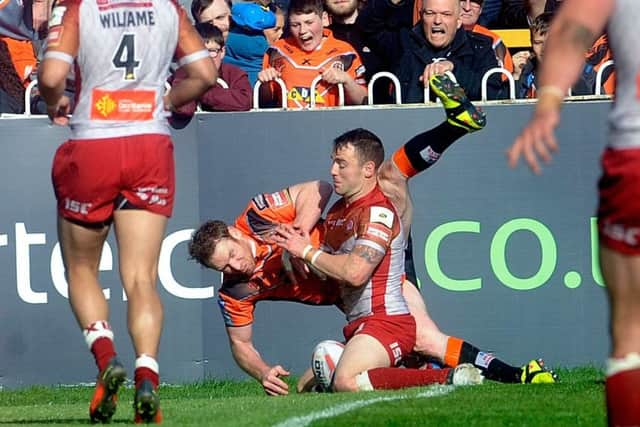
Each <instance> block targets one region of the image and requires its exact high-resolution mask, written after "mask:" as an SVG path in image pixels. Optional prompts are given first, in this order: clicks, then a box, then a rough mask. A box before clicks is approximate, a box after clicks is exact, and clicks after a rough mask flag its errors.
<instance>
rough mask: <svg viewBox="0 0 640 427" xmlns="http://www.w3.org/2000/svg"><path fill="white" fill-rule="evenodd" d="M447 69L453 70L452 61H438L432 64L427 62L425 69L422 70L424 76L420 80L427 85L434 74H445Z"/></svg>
mask: <svg viewBox="0 0 640 427" xmlns="http://www.w3.org/2000/svg"><path fill="white" fill-rule="evenodd" d="M447 71H453V62H451V61H438V62H433V63H431V64H427V66H426V67H424V71H422V76H421V77H420V81H422V83H423V84H424V85H425V87H426V86H427V85H428V84H429V79H430V78H431V76H433V75H436V74H437V75H440V74H444V73H446V72H447Z"/></svg>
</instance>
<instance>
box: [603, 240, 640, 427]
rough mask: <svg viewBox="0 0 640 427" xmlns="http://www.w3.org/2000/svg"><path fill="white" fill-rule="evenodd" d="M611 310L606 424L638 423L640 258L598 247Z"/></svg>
mask: <svg viewBox="0 0 640 427" xmlns="http://www.w3.org/2000/svg"><path fill="white" fill-rule="evenodd" d="M600 263H601V266H602V274H603V277H604V280H605V283H606V284H607V292H608V295H609V303H610V310H611V314H610V316H611V338H612V344H613V348H612V354H611V357H610V358H609V360H608V362H607V380H606V396H607V411H608V417H609V425H611V426H614V425H615V426H622V425H640V411H639V410H638V408H640V285H639V284H640V257H639V256H638V255H626V254H621V253H619V252H616V251H614V250H611V249H608V248H606V247H604V246H601V247H600Z"/></svg>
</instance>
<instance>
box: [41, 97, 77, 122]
mask: <svg viewBox="0 0 640 427" xmlns="http://www.w3.org/2000/svg"><path fill="white" fill-rule="evenodd" d="M70 112H71V101H70V99H69V97H68V96H66V95H62V96H61V97H60V99H59V100H58V102H56V103H55V104H54V105H47V115H48V116H49V118H50V119H51V121H52V122H53V124H55V125H60V126H66V125H67V124H69V117H68V115H69V113H70Z"/></svg>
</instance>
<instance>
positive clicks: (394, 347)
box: [389, 341, 402, 365]
mask: <svg viewBox="0 0 640 427" xmlns="http://www.w3.org/2000/svg"><path fill="white" fill-rule="evenodd" d="M389 349H391V354H393V359H394V360H393V364H394V365H397V364H398V363H400V359H402V349H401V348H400V344H398V342H397V341H396V342H393V343H391V344H390V345H389Z"/></svg>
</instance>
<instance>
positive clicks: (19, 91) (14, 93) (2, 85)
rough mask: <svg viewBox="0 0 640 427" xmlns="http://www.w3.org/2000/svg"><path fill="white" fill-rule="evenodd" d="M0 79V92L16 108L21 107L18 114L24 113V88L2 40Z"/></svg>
mask: <svg viewBox="0 0 640 427" xmlns="http://www.w3.org/2000/svg"><path fill="white" fill-rule="evenodd" d="M0 77H1V78H0V90H2V91H4V92H5V93H6V94H7V95H8V96H9V97H11V99H12V100H13V101H14V102H13V103H15V105H16V106H18V105H20V106H21V107H20V110H21V111H20V112H22V111H24V86H23V85H22V81H21V79H20V76H19V75H18V72H17V71H16V69H15V67H14V66H13V62H11V52H10V51H9V46H8V45H7V43H6V42H5V41H4V40H0ZM5 112H6V111H5ZM16 112H18V111H16Z"/></svg>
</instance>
